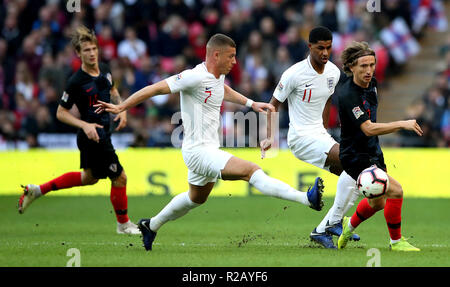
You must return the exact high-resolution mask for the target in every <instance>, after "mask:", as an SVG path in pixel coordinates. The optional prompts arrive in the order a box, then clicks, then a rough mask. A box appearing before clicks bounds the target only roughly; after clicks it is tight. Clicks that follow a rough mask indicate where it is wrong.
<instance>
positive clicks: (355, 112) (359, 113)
mask: <svg viewBox="0 0 450 287" xmlns="http://www.w3.org/2000/svg"><path fill="white" fill-rule="evenodd" d="M352 112H353V115H354V116H355V118H356V119H359V117H360V116H362V115H364V112H363V111H361V109H360V108H359V106H358V107H354V108H353V109H352Z"/></svg>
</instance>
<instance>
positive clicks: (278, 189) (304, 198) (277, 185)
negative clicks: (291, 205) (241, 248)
mask: <svg viewBox="0 0 450 287" xmlns="http://www.w3.org/2000/svg"><path fill="white" fill-rule="evenodd" d="M248 182H249V183H250V184H251V185H253V186H254V187H256V188H257V189H258V190H259V191H260V192H261V193H262V194H264V195H268V196H273V197H277V198H281V199H286V200H290V201H296V202H300V203H302V204H304V205H306V206H309V205H310V203H309V200H308V195H307V193H306V192H301V191H298V190H296V189H295V188H293V187H291V186H290V185H288V184H286V183H284V182H282V181H280V180H278V179H275V178H272V177H270V176H268V175H267V174H265V173H264V171H263V170H262V169H258V170H257V171H255V172H254V173H253V175H252V176H251V178H250V180H249V181H248Z"/></svg>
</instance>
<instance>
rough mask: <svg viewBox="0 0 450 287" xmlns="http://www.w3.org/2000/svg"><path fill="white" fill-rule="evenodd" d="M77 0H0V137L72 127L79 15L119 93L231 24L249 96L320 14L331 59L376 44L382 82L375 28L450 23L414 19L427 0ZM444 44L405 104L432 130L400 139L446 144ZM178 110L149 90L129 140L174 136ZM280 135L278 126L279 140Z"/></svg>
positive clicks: (281, 67) (292, 58)
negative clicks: (375, 3)
mask: <svg viewBox="0 0 450 287" xmlns="http://www.w3.org/2000/svg"><path fill="white" fill-rule="evenodd" d="M437 1H438V0H429V1H425V2H426V3H427V5H428V6H426V7H430V9H431V10H430V11H431V12H433V11H434V10H436V9H435V8H436V7H441V6H440V3H438V2H437ZM81 2H82V5H81V11H80V12H77V13H68V12H67V11H66V6H65V4H66V3H65V2H64V1H58V0H47V1H3V2H1V4H0V148H2V147H4V146H5V144H4V143H5V141H6V142H7V143H11V144H10V145H9V144H7V145H6V146H12V147H16V146H17V144H16V142H17V141H26V143H27V144H28V146H30V147H36V146H38V145H39V143H38V141H37V138H38V135H39V134H40V133H53V132H74V129H73V128H69V127H68V126H66V125H63V124H61V123H60V122H59V121H57V120H56V118H55V115H56V108H57V106H58V100H59V98H60V96H61V94H62V92H63V89H64V87H65V82H66V80H67V78H68V77H69V76H70V75H72V74H73V73H74V72H75V71H76V70H77V69H79V68H80V66H81V62H80V60H79V58H78V57H77V56H76V53H75V51H74V50H73V48H72V47H71V45H70V36H71V32H72V31H73V29H74V28H76V27H77V26H79V25H81V24H84V25H87V26H88V27H90V28H92V29H94V30H95V31H96V33H97V36H98V44H99V52H100V59H101V61H104V62H107V63H108V64H109V65H110V69H111V72H112V76H113V79H114V82H115V85H116V87H117V88H118V90H119V92H120V95H121V96H122V98H124V99H125V98H127V97H128V96H129V95H131V94H132V93H134V92H135V91H137V90H139V89H141V88H143V87H145V86H146V85H149V84H153V83H156V82H158V81H159V80H161V79H163V78H165V77H167V76H169V75H172V74H176V73H179V72H181V71H182V70H184V69H188V68H192V67H194V66H195V65H197V64H199V63H201V62H202V61H204V58H205V54H206V48H205V45H206V42H207V40H208V38H209V37H210V36H212V35H213V34H215V33H224V34H226V35H228V36H230V37H232V38H233V39H234V40H235V42H236V44H237V53H238V57H237V60H238V61H237V64H236V65H235V66H234V67H233V69H232V70H231V72H230V74H229V75H228V77H227V79H226V80H227V84H229V85H230V86H231V87H232V88H234V89H236V90H237V91H239V92H241V93H243V94H244V95H246V96H247V97H249V98H252V99H254V100H259V101H266V102H267V101H269V100H270V98H271V96H272V93H273V90H274V88H275V87H274V86H275V85H276V83H277V82H278V80H279V78H280V77H281V74H282V73H283V72H284V71H285V70H286V69H287V68H289V67H290V66H291V65H293V64H295V63H297V62H299V61H301V60H303V59H305V58H306V57H307V55H308V53H309V49H308V45H307V40H308V35H309V31H310V30H311V29H312V28H313V27H314V26H317V25H324V26H326V27H328V28H329V29H330V30H332V31H333V53H332V58H331V60H332V61H333V62H334V63H335V64H336V65H338V66H340V63H339V56H340V53H341V52H342V50H343V49H344V48H345V46H346V45H347V44H348V43H350V42H351V41H353V40H356V41H367V42H369V44H370V45H371V47H372V48H373V49H374V50H375V51H376V53H377V67H376V77H377V80H378V81H379V83H380V84H382V83H383V82H384V81H386V80H388V78H389V72H391V73H392V71H395V72H397V71H399V70H400V69H397V66H396V64H395V63H394V62H393V61H390V58H391V54H390V51H389V50H388V49H386V47H385V46H384V45H383V43H381V42H378V41H377V39H378V38H379V33H380V31H381V30H382V29H383V28H385V27H386V26H388V25H390V23H391V22H392V21H393V20H394V19H395V18H397V17H402V18H403V19H405V21H406V23H407V24H408V26H409V27H410V28H411V25H416V26H419V24H420V28H421V33H424V32H426V29H425V28H426V27H427V25H428V26H432V25H435V22H436V20H439V23H440V24H439V27H445V25H444V24H445V23H444V22H445V21H443V20H446V19H442V17H443V16H442V15H443V14H442V11H434V12H433V13H431V12H430V13H429V15H426V19H425V18H424V19H422V20H423V21H422V22H420V21H419V20H420V19H419V20H417V14H414V13H416V12H417V11H418V8H419V6H420V5H421V3H422V1H419V0H416V1H406V0H392V1H391V0H389V1H388V0H382V1H381V3H382V7H381V9H382V11H383V13H368V12H367V9H366V4H367V1H365V0H352V1H349V0H314V1H310V0H302V1H293V0H254V1H252V0H227V1H216V0H197V1H195V0H165V1H155V0H143V1H136V0H126V1H111V0H106V1H99V0H93V1H81ZM419 2H420V3H419ZM425 2H423V3H425ZM423 3H422V4H423ZM422 8H423V7H422ZM432 8H433V9H434V10H433V9H432ZM438 10H439V9H438ZM441 10H442V9H441ZM413 16H414V17H413ZM419 16H420V15H419ZM433 17H435V18H436V17H438V18H439V19H434V18H433ZM19 19H20V21H19ZM412 19H414V21H415V23H414V24H412ZM417 21H419V22H420V23H418V22H417ZM433 23H434V24H433ZM432 28H433V27H432ZM413 36H414V37H418V36H417V35H415V34H414V35H413ZM439 53H440V56H441V58H442V59H444V60H443V61H441V62H440V63H437V67H438V69H439V73H438V74H437V75H436V77H435V81H434V82H433V83H432V85H431V86H430V87H428V90H427V91H426V92H425V93H424V95H423V97H421V98H418V100H417V101H416V102H415V103H414V104H413V105H411V106H410V107H408V109H407V110H406V112H407V117H414V118H417V119H418V120H419V121H420V123H421V124H422V125H423V130H424V131H425V135H424V137H416V136H415V135H413V134H408V133H404V134H402V142H401V144H402V145H405V146H406V145H410V146H411V145H412V146H449V145H450V140H449V133H450V132H449V129H450V128H449V117H450V115H449V114H450V112H449V90H450V89H449V88H450V36H448V40H447V43H446V45H444V46H443V47H440V49H439ZM334 98H335V96H333V99H334ZM332 105H333V106H332V108H331V110H332V114H331V116H330V123H329V124H330V129H329V131H330V133H332V135H333V136H335V137H336V136H338V135H339V119H338V116H337V113H336V110H335V108H336V106H335V103H334V100H333V102H332ZM177 111H179V96H178V95H161V96H158V97H155V98H152V99H151V100H148V101H145V102H144V103H142V104H140V105H138V106H137V107H135V108H133V109H131V110H130V111H129V116H128V128H127V129H125V131H124V132H132V133H133V134H134V135H135V141H134V143H133V144H132V145H133V146H171V145H172V143H171V139H170V137H171V133H172V132H173V130H174V129H175V128H176V127H177V126H179V123H178V124H177V125H174V124H171V122H170V121H171V117H172V115H173V114H174V113H176V112H177ZM227 111H243V112H248V109H247V108H245V107H241V106H239V105H235V104H229V103H226V104H224V105H223V106H222V112H223V113H226V112H227ZM74 112H75V111H74ZM279 115H280V135H281V137H285V136H286V135H285V133H286V132H285V131H286V130H287V127H288V122H289V120H288V113H287V106H286V105H282V106H281V108H280V114H279ZM232 128H233V129H232ZM243 128H244V127H242V126H240V127H235V125H234V123H227V119H224V129H225V132H232V133H236V132H238V131H237V129H239V130H242V129H243ZM260 129H261V126H260ZM246 136H248V134H247V135H246ZM247 140H248V138H247ZM283 142H285V140H284V139H283V138H282V139H281V142H280V143H281V144H282V146H283Z"/></svg>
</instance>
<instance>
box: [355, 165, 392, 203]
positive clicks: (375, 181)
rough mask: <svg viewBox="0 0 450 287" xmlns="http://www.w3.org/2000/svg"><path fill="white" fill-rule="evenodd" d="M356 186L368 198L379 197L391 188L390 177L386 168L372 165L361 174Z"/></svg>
mask: <svg viewBox="0 0 450 287" xmlns="http://www.w3.org/2000/svg"><path fill="white" fill-rule="evenodd" d="M356 186H357V187H358V190H359V192H360V193H361V194H362V195H364V196H365V197H367V198H375V197H379V196H382V195H383V194H385V193H386V192H387V190H388V189H389V177H388V175H387V173H386V172H384V170H382V169H380V168H378V167H376V166H371V167H369V168H366V169H365V170H363V171H362V172H361V173H360V174H359V176H358V180H357V181H356Z"/></svg>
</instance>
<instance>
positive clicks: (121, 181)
mask: <svg viewBox="0 0 450 287" xmlns="http://www.w3.org/2000/svg"><path fill="white" fill-rule="evenodd" d="M111 182H112V185H113V186H117V187H123V186H126V185H127V176H126V174H125V172H122V173H121V174H120V175H119V176H118V177H116V178H114V179H112V180H111Z"/></svg>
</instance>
